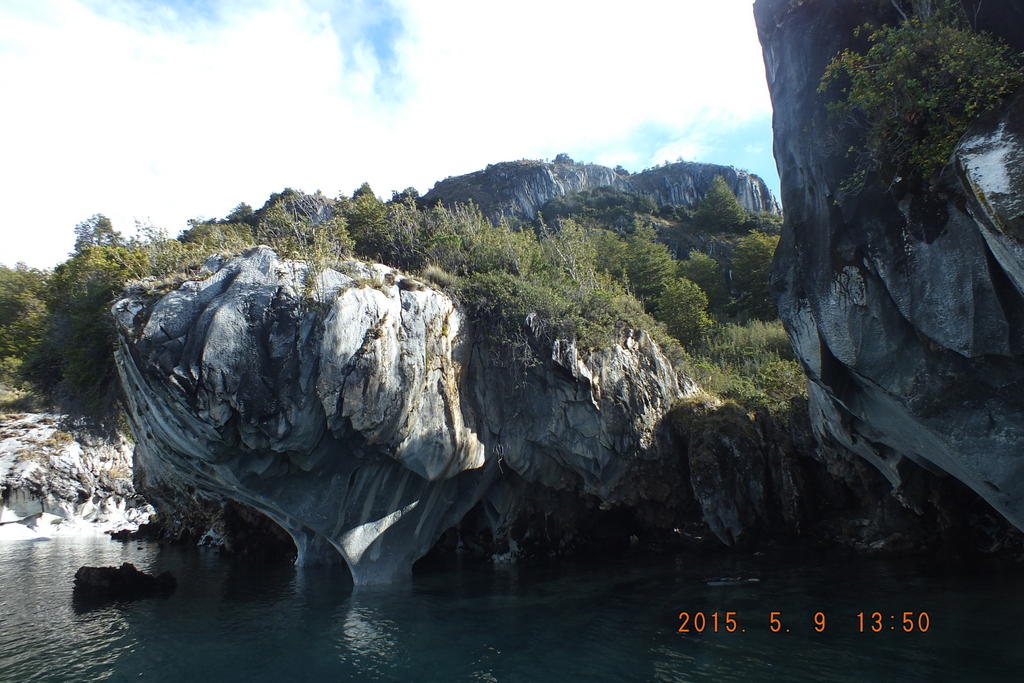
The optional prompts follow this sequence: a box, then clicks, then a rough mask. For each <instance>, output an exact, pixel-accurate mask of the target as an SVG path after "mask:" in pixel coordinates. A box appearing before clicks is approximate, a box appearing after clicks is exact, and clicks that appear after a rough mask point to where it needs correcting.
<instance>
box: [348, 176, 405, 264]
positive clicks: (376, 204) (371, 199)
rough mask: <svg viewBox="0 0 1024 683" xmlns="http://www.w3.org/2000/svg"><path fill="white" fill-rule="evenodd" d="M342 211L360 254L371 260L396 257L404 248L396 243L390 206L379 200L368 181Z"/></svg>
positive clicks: (357, 251) (385, 259) (385, 260)
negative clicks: (389, 223)
mask: <svg viewBox="0 0 1024 683" xmlns="http://www.w3.org/2000/svg"><path fill="white" fill-rule="evenodd" d="M341 213H342V215H344V217H345V220H346V221H347V222H348V229H349V232H350V233H351V235H352V241H353V243H354V244H355V251H356V253H357V254H359V255H360V256H362V257H363V258H366V259H368V260H370V261H384V262H388V261H390V260H393V259H394V257H395V256H396V253H397V252H399V251H401V249H400V247H399V246H398V245H395V244H394V242H395V236H394V235H392V234H391V231H390V226H389V225H388V220H387V218H388V207H387V206H386V205H385V204H384V202H382V201H380V200H379V199H377V195H375V194H374V193H373V190H372V189H371V188H370V185H369V184H368V183H363V184H362V185H361V186H360V187H359V189H358V190H356V191H355V192H353V193H352V199H351V200H349V201H347V202H343V205H342V208H341Z"/></svg>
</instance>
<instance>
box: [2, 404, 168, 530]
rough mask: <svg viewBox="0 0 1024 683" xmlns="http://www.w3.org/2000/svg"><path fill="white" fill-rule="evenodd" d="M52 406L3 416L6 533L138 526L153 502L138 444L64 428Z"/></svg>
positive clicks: (143, 521) (3, 520)
mask: <svg viewBox="0 0 1024 683" xmlns="http://www.w3.org/2000/svg"><path fill="white" fill-rule="evenodd" d="M62 421H63V418H61V416H59V415H54V414H48V413H29V414H18V415H4V416H3V417H2V419H0V528H2V529H3V533H0V536H12V535H15V536H19V537H30V536H32V535H33V532H32V531H31V530H32V529H35V530H36V533H39V534H51V533H83V532H93V533H99V532H102V531H118V530H122V529H135V528H137V527H138V526H139V525H140V524H145V523H147V522H149V520H150V515H151V514H152V513H153V512H154V510H153V508H152V507H151V506H150V505H149V504H148V503H147V502H146V501H145V500H143V499H142V498H141V497H140V496H139V495H137V494H136V491H135V487H134V485H133V483H132V446H131V444H130V443H128V442H127V441H126V440H125V439H123V438H119V437H103V436H97V435H91V434H87V433H72V432H68V431H64V429H66V428H67V425H63V427H64V428H63V429H62Z"/></svg>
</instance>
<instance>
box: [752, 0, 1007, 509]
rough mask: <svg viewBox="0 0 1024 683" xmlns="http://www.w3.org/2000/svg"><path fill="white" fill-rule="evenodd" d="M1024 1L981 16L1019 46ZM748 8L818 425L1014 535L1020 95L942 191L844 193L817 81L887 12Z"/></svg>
mask: <svg viewBox="0 0 1024 683" xmlns="http://www.w3.org/2000/svg"><path fill="white" fill-rule="evenodd" d="M968 4H969V3H968ZM976 4H979V5H980V3H976ZM1022 8H1024V3H1022V2H1020V1H1019V0H1010V1H1008V2H1005V3H984V5H983V6H981V7H980V9H979V11H978V12H977V13H976V14H975V15H974V18H975V19H976V20H977V22H978V25H979V28H981V29H983V30H987V31H990V32H992V33H993V34H995V35H997V36H1002V37H1004V38H1005V39H1007V40H1008V41H1009V42H1010V43H1011V44H1012V45H1014V46H1015V47H1016V48H1017V49H1021V47H1022V43H1024V40H1022V38H1024V24H1022V23H1021V22H1020V21H1019V17H1020V13H1021V11H1022ZM885 12H889V13H892V14H890V15H885V14H882V13H885ZM754 13H755V17H756V20H757V26H758V30H759V33H760V38H761V43H762V46H763V51H764V60H765V67H766V72H767V77H768V83H769V87H770V90H771V95H772V101H773V104H774V109H775V114H774V117H775V118H774V133H775V158H776V161H777V163H778V167H779V173H780V176H781V180H782V203H783V205H784V206H785V208H786V220H785V226H784V228H783V233H782V239H781V243H780V246H779V249H778V252H777V253H776V258H775V263H774V266H773V273H772V290H773V296H774V297H775V300H776V303H777V305H778V309H779V314H780V316H781V317H782V319H783V322H784V323H785V326H786V329H787V331H788V332H789V335H790V338H791V340H792V342H793V345H794V348H795V351H796V353H797V355H798V357H799V358H800V360H801V362H802V364H803V366H804V368H805V369H806V371H807V373H808V375H809V378H810V410H811V418H812V421H813V423H814V425H815V428H816V429H817V431H818V432H819V434H821V435H830V436H831V437H833V438H835V439H836V440H837V441H838V442H840V443H841V444H844V445H845V446H846V447H848V448H849V449H851V450H853V451H854V452H856V453H858V454H860V455H861V456H863V457H864V458H866V459H867V460H869V461H870V462H871V463H873V464H874V465H875V466H876V467H877V468H878V469H879V470H880V471H881V472H882V473H883V474H885V476H886V477H888V479H889V480H890V482H891V483H892V485H893V487H894V489H895V490H896V493H897V494H898V493H899V491H900V487H901V486H902V485H903V484H904V483H905V482H906V481H907V479H908V477H909V476H910V475H911V473H912V472H913V471H914V470H915V469H916V468H918V467H923V468H925V469H927V470H929V471H931V472H934V473H939V474H948V475H952V476H954V477H956V478H957V479H960V480H961V481H963V482H964V483H966V484H967V485H968V486H970V488H972V489H973V490H974V491H975V492H977V494H978V495H980V496H981V497H982V498H984V499H985V500H986V501H988V502H989V503H990V504H991V505H992V507H993V508H995V509H996V510H997V511H998V512H1000V513H1001V514H1002V515H1003V516H1005V517H1006V518H1007V519H1008V520H1010V521H1011V522H1012V523H1013V524H1015V525H1016V526H1017V527H1018V528H1022V529H1024V391H1022V387H1024V355H1022V354H1024V219H1022V216H1024V165H1022V163H1021V161H1022V160H1024V93H1018V94H1017V95H1016V96H1015V97H1013V98H1012V99H1011V100H1009V101H1007V102H1006V103H1005V105H1004V106H1003V107H1002V108H1001V109H999V110H997V111H994V112H991V113H989V114H987V115H985V116H983V117H982V118H981V119H980V120H978V121H976V122H975V123H974V124H973V126H972V127H971V128H970V129H969V130H968V132H967V133H966V134H965V135H964V136H963V138H962V139H961V140H960V142H959V144H958V146H957V148H956V150H955V152H954V154H953V156H952V158H951V159H950V160H949V163H948V165H947V167H946V168H945V170H944V171H943V174H942V176H941V182H940V186H939V187H938V188H937V189H935V190H930V189H920V188H912V187H908V186H907V183H905V182H903V181H902V180H900V179H896V181H894V182H893V183H888V182H883V181H882V180H881V179H880V178H878V177H877V176H875V175H870V176H869V177H868V181H867V183H866V186H865V187H864V189H863V191H861V192H859V193H857V194H845V195H844V194H842V193H840V192H839V188H840V186H841V184H842V182H843V180H844V179H845V178H846V177H848V176H849V174H850V173H851V171H852V170H853V169H852V165H851V164H852V161H851V160H850V159H848V158H847V157H846V155H845V153H844V151H845V149H846V148H847V147H848V145H849V144H850V143H851V142H852V141H853V139H854V138H852V137H850V136H852V135H855V131H846V132H845V133H844V134H845V135H847V138H846V139H844V140H840V141H839V143H838V144H836V143H835V142H834V141H832V143H831V144H830V141H829V140H827V139H826V136H827V134H828V133H827V131H828V129H829V126H828V125H826V122H827V120H828V113H827V111H826V108H825V104H826V97H827V96H826V95H823V94H821V93H819V92H818V91H817V89H818V83H819V80H820V78H821V75H822V73H823V71H824V69H825V66H826V64H827V63H828V61H829V60H830V59H831V58H832V57H833V56H834V55H835V54H836V53H837V52H839V51H840V50H841V49H843V48H844V47H847V46H852V45H853V42H854V29H855V27H857V26H860V25H862V24H864V23H865V22H866V21H868V20H872V21H878V20H884V21H896V20H898V17H897V16H895V15H894V10H893V8H892V7H891V6H889V5H888V3H864V2H855V1H854V0H842V1H839V2H796V1H793V0H758V1H757V2H756V4H755V6H754Z"/></svg>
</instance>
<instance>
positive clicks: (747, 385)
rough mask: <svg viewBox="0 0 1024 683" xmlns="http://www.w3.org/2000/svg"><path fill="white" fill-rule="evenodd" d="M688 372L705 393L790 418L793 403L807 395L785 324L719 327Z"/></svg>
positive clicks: (768, 323)
mask: <svg viewBox="0 0 1024 683" xmlns="http://www.w3.org/2000/svg"><path fill="white" fill-rule="evenodd" d="M687 370H688V371H689V372H690V373H691V375H692V376H693V377H694V379H696V380H697V383H698V384H699V385H700V386H702V387H703V388H704V389H705V390H707V391H709V392H711V393H712V394H715V395H717V396H720V397H722V398H726V399H732V400H734V401H736V402H738V403H740V404H741V405H743V406H745V407H747V408H750V409H752V408H766V409H768V410H769V411H770V412H771V414H772V415H774V416H776V417H778V418H781V419H783V420H784V421H785V420H787V419H788V416H789V411H790V400H791V399H792V398H793V397H794V396H804V395H806V393H807V378H806V377H805V375H804V373H803V370H801V369H800V365H799V364H798V363H797V362H796V360H795V359H794V357H793V351H792V347H791V346H790V343H789V338H788V337H787V336H786V331H785V330H784V329H783V327H782V323H781V322H780V321H778V320H773V321H771V322H763V321H760V320H751V321H749V322H747V323H745V324H737V323H729V324H726V325H720V326H718V327H716V328H714V329H713V330H712V331H711V333H710V334H708V335H707V336H706V337H705V339H704V341H703V343H702V344H700V345H699V346H698V347H697V348H696V349H695V351H694V354H693V357H692V358H691V359H690V361H689V363H688V368H687Z"/></svg>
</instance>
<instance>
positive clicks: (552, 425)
mask: <svg viewBox="0 0 1024 683" xmlns="http://www.w3.org/2000/svg"><path fill="white" fill-rule="evenodd" d="M341 270H342V271H345V272H340V271H338V270H324V271H320V272H314V271H311V270H308V269H307V267H306V265H305V264H304V263H302V262H288V261H280V260H278V258H277V257H276V255H275V254H274V253H273V251H271V250H270V249H268V248H266V247H260V248H257V249H255V250H253V251H251V252H249V253H248V254H246V255H245V256H242V257H236V258H232V259H230V260H226V261H225V260H220V259H213V260H211V261H210V262H209V263H208V264H207V266H206V267H205V268H204V271H203V273H202V275H201V277H200V278H199V279H196V280H192V281H188V282H186V283H184V284H183V285H182V286H181V287H180V288H179V289H177V290H175V291H173V292H171V293H169V294H167V295H165V296H163V297H162V298H160V299H158V300H155V301H153V300H151V299H150V298H148V297H147V295H146V294H145V293H142V292H140V293H138V294H137V295H135V296H130V297H127V298H125V299H122V300H120V301H119V302H118V303H117V304H115V307H114V316H115V320H116V322H117V326H118V331H119V334H120V345H119V350H118V352H117V362H118V368H119V371H120V373H121V378H122V382H123V385H124V387H125V389H126V395H127V405H128V412H129V419H130V422H131V425H132V429H133V432H134V433H135V434H136V437H137V439H138V446H137V450H136V455H135V458H136V464H137V466H138V467H139V468H140V469H141V470H142V472H144V476H145V477H146V480H147V481H148V482H149V484H150V485H151V486H157V487H158V486H168V487H174V486H176V485H179V486H180V485H181V484H182V483H184V484H185V485H190V486H191V485H195V486H196V487H197V488H199V489H201V490H203V491H207V492H210V493H212V494H214V495H221V496H224V497H226V498H231V499H234V500H238V501H240V502H243V503H246V504H248V505H250V506H252V507H254V508H256V509H257V510H259V511H261V512H263V513H264V514H266V515H267V516H268V517H270V518H271V519H273V520H274V521H276V522H277V523H278V524H279V525H280V526H281V527H283V528H284V529H285V530H286V531H287V532H288V533H289V534H290V535H291V536H292V538H293V539H294V541H295V544H296V547H297V549H298V553H299V557H298V561H299V562H300V563H312V562H319V561H332V560H334V561H336V560H338V559H342V558H343V559H344V561H345V562H346V563H347V564H348V566H349V568H350V569H351V571H352V575H353V578H354V580H355V581H356V583H358V584H371V583H381V582H388V581H393V580H396V579H400V578H403V577H406V576H408V574H409V573H410V571H411V566H412V563H413V562H414V561H415V560H416V559H418V558H419V557H421V556H422V555H424V554H425V553H426V552H427V551H428V550H429V549H430V548H431V546H432V545H433V544H434V543H435V541H436V540H437V538H438V537H439V536H440V535H441V533H442V532H443V531H444V530H445V529H448V528H449V527H452V526H454V525H455V524H457V523H458V522H459V521H460V520H461V519H462V518H463V516H464V515H465V514H466V513H467V511H469V510H470V509H471V508H473V507H474V506H476V505H477V504H478V503H482V505H483V506H484V508H485V512H486V514H487V515H488V516H489V518H490V519H491V520H492V522H493V524H492V526H497V525H500V524H501V523H502V520H503V519H504V516H505V515H506V514H507V512H508V510H509V509H510V499H509V497H508V495H507V493H508V491H509V486H504V485H502V484H501V480H503V479H505V480H507V481H513V479H514V481H515V482H520V481H522V482H527V483H533V484H536V485H540V486H544V487H549V488H552V489H559V488H565V487H570V486H571V487H575V488H576V489H578V490H579V491H580V492H582V493H584V494H586V495H589V496H592V497H595V498H596V499H598V500H600V501H602V502H603V503H605V504H613V503H615V502H616V501H617V500H618V499H619V498H621V497H622V496H624V495H627V492H624V490H623V488H622V486H620V484H621V481H622V479H623V475H624V474H626V473H628V472H629V471H631V469H634V468H635V467H636V466H637V464H638V463H641V462H642V461H644V460H645V459H651V458H655V457H657V456H658V454H659V449H662V448H663V447H664V443H663V442H662V441H661V440H659V438H658V437H657V431H656V428H657V426H658V424H659V422H660V421H661V418H662V417H663V415H664V414H665V413H666V412H667V411H668V409H669V408H670V406H671V405H672V404H673V402H675V401H676V400H677V399H678V398H680V397H682V396H683V395H684V394H686V393H689V392H693V391H694V390H695V388H694V387H693V385H692V384H691V383H689V382H688V381H685V380H680V378H678V377H677V376H676V374H675V372H674V370H673V368H672V365H671V364H670V363H669V362H668V361H667V360H666V358H665V357H664V356H663V355H662V353H661V351H660V349H659V348H658V346H657V345H656V344H655V343H654V342H653V341H652V340H651V338H650V337H649V336H648V335H647V334H646V333H643V332H630V331H626V332H624V333H623V334H622V335H621V337H620V338H619V340H618V342H617V343H616V344H614V345H612V346H610V347H608V348H605V349H599V350H584V349H580V348H578V347H577V346H576V345H575V344H574V343H573V342H568V341H557V342H555V344H554V345H553V347H552V348H551V351H550V358H549V359H548V360H547V362H545V363H542V364H541V365H539V366H537V367H534V368H532V369H530V370H528V371H523V372H518V371H509V370H508V369H503V368H496V367H495V366H493V365H492V363H491V361H490V355H489V353H488V351H487V349H485V348H482V346H481V344H482V342H480V341H479V339H478V338H477V336H476V335H475V334H474V333H473V329H472V326H471V325H470V324H469V323H468V322H467V320H466V318H465V317H464V315H463V313H462V311H461V309H460V307H459V306H458V305H457V304H456V303H455V302H453V301H452V300H451V299H450V298H449V297H448V296H446V295H445V294H443V293H442V292H440V291H437V290H434V289H431V288H428V287H426V286H425V285H423V284H422V283H421V282H419V281H418V280H416V279H414V278H411V277H408V276H405V275H402V274H401V273H398V272H396V271H393V270H391V269H390V268H387V267H385V266H382V265H368V264H363V263H358V262H349V263H347V264H345V266H344V267H343V268H341Z"/></svg>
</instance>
